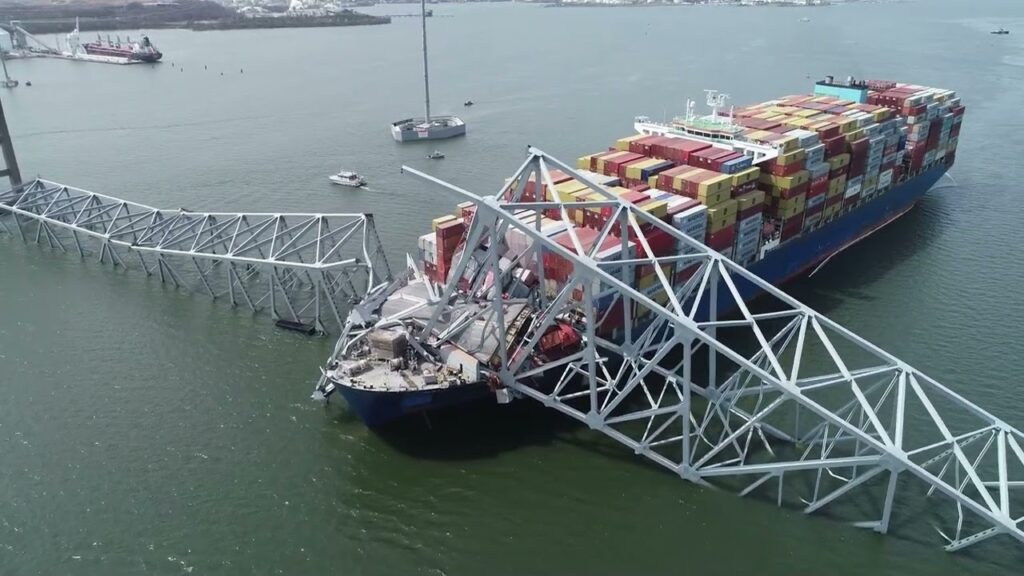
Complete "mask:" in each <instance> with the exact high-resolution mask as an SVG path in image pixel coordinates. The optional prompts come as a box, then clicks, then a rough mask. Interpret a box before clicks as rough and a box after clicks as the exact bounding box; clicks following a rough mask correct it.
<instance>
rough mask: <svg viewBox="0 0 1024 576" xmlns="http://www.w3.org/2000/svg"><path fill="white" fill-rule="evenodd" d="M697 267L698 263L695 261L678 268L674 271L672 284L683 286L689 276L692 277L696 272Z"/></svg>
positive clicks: (698, 267) (698, 266)
mask: <svg viewBox="0 0 1024 576" xmlns="http://www.w3.org/2000/svg"><path fill="white" fill-rule="evenodd" d="M699 269H700V264H699V263H696V262H695V263H693V264H690V265H689V266H687V267H686V268H683V269H682V270H679V271H678V272H676V277H675V281H674V282H673V284H675V285H676V286H683V285H684V284H686V282H687V281H688V280H689V279H690V278H693V275H694V274H696V273H697V270H699Z"/></svg>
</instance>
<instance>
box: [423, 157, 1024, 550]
mask: <svg viewBox="0 0 1024 576" xmlns="http://www.w3.org/2000/svg"><path fill="white" fill-rule="evenodd" d="M549 168H550V169H558V170H561V171H563V172H565V173H566V174H568V175H569V176H571V177H573V178H575V179H576V180H578V181H580V182H582V183H583V184H585V185H586V186H587V187H588V188H589V189H590V190H591V191H592V192H594V193H596V194H597V197H596V199H593V198H595V197H593V196H592V197H591V198H592V199H590V200H588V201H587V202H588V203H589V204H593V205H594V206H602V207H604V208H605V209H606V210H607V211H608V212H607V213H610V214H615V223H617V224H618V225H619V226H618V227H617V230H629V231H631V234H630V236H629V242H627V239H626V238H625V236H624V235H623V238H622V245H623V247H624V248H626V247H629V246H633V247H634V249H633V251H632V252H630V253H628V254H627V253H626V251H625V250H624V251H623V253H622V254H621V255H620V256H621V258H620V260H617V261H613V262H609V261H603V262H598V261H596V260H595V258H594V255H593V254H592V253H591V252H590V251H588V249H586V248H585V247H584V246H583V245H582V244H581V242H580V238H579V237H578V235H577V234H576V233H575V232H571V230H573V227H574V226H575V224H574V222H573V220H572V218H571V213H570V212H571V211H572V210H575V209H579V204H576V203H569V202H566V201H563V199H559V198H557V193H554V196H556V197H555V198H554V199H538V200H536V201H531V202H529V203H528V204H526V203H519V202H517V200H518V198H519V197H521V190H522V181H523V180H524V179H526V178H527V177H528V176H530V175H533V176H534V178H535V181H536V182H546V183H548V189H549V190H554V186H553V185H551V182H552V180H551V178H550V174H549V172H548V170H549ZM405 171H407V172H409V173H412V174H414V175H417V176H420V177H422V178H424V179H426V180H428V181H430V182H433V183H436V184H438V185H440V186H443V187H445V188H447V189H448V190H450V191H453V192H455V193H457V194H459V195H461V196H463V197H464V198H465V199H467V200H469V201H471V202H472V203H473V204H474V205H475V210H476V211H475V216H474V219H473V223H472V225H471V227H470V229H469V230H467V232H466V238H467V241H466V245H465V246H464V247H463V250H462V254H463V257H462V259H461V260H460V261H459V262H458V263H457V265H456V267H455V273H454V274H452V276H451V277H450V279H449V280H448V282H447V284H446V285H445V286H444V287H443V289H441V290H439V292H438V293H439V294H440V299H439V302H437V303H436V305H433V306H434V309H433V310H431V311H430V312H429V314H428V316H429V317H430V321H429V322H428V325H430V324H433V323H434V322H436V320H437V319H438V318H439V317H441V316H442V315H444V314H450V313H451V312H452V310H453V309H454V308H453V307H454V306H457V305H460V304H464V303H465V302H466V301H467V300H470V299H471V300H473V301H475V302H477V303H478V304H479V305H481V306H490V308H491V310H492V312H493V313H494V314H501V310H503V308H504V306H505V301H504V298H503V296H502V291H501V290H491V291H490V292H488V293H486V294H485V293H482V292H478V291H477V290H476V289H475V285H474V289H471V290H468V291H467V290H460V289H459V287H458V285H457V282H458V279H459V278H461V276H462V273H463V271H464V270H465V269H467V260H468V259H469V258H470V256H469V255H471V254H473V253H474V252H475V251H476V250H477V249H480V250H482V251H486V250H485V249H486V248H487V247H488V246H490V247H491V248H492V251H491V252H489V257H488V258H487V259H486V261H483V262H479V264H480V266H479V269H478V270H477V271H476V272H475V274H477V275H480V276H486V277H487V278H489V279H492V278H493V283H494V284H495V285H498V286H503V285H504V282H505V281H506V280H507V279H508V278H509V276H510V274H511V273H512V272H511V270H509V269H507V268H502V267H501V266H499V263H498V258H497V257H496V256H497V255H496V250H498V249H504V247H503V246H502V245H501V237H502V232H501V231H502V230H506V229H507V230H515V231H516V233H517V234H521V235H522V236H525V237H526V238H528V239H529V243H530V246H529V248H527V252H526V253H524V254H517V255H515V257H516V258H517V259H518V260H517V261H521V262H526V263H527V264H524V266H525V267H529V268H531V269H532V271H533V272H534V273H535V275H536V277H538V278H540V279H541V288H539V289H538V291H539V294H537V295H536V296H535V297H534V299H533V300H531V301H532V302H535V303H536V305H537V318H540V319H541V320H538V321H536V322H535V324H534V325H535V326H536V327H539V328H540V330H541V331H543V330H544V329H546V328H547V327H548V326H550V324H551V319H553V318H555V317H560V318H570V317H572V318H579V321H578V323H577V326H578V333H579V334H580V335H581V337H582V344H581V345H580V349H579V350H577V351H576V352H575V353H573V354H572V355H569V356H567V357H565V358H562V359H559V360H556V361H552V362H549V363H546V364H544V363H541V364H539V365H538V364H533V363H528V362H525V361H524V357H523V355H522V354H520V353H519V352H525V353H529V352H530V351H532V350H533V349H534V346H535V345H536V342H537V340H538V338H539V335H538V333H537V332H530V333H528V334H527V335H526V337H525V340H524V342H525V345H524V346H522V347H521V348H519V349H518V350H517V353H516V354H508V355H507V356H506V355H502V356H501V362H500V366H497V367H495V368H494V370H493V374H492V376H493V377H494V378H496V379H497V380H498V381H500V382H501V384H502V385H504V386H505V387H507V388H510V389H512V390H514V391H516V392H517V393H518V394H519V395H520V396H525V397H530V398H534V399H536V400H538V401H540V402H542V403H543V404H545V405H546V406H549V407H551V408H553V409H555V410H559V411H561V412H563V413H564V414H566V415H568V416H570V417H572V418H575V419H577V420H580V421H581V422H584V423H585V424H586V425H588V426H589V427H591V428H593V429H595V430H598V431H600V432H602V433H604V434H607V435H608V436H610V437H612V438H614V439H615V440H617V441H619V442H621V443H623V444H624V445H626V446H628V447H629V448H631V449H633V450H634V451H635V452H636V453H637V454H640V455H642V456H645V457H647V458H649V459H651V460H652V461H654V462H656V463H658V464H660V465H662V466H664V467H666V468H667V469H669V470H671V471H673V472H674V473H676V474H678V475H680V476H681V477H682V478H684V479H687V480H690V481H693V482H697V483H699V484H711V483H714V484H716V485H725V486H730V487H733V488H736V489H737V490H739V491H741V492H742V493H743V494H748V493H753V492H757V491H766V490H770V491H771V492H773V499H774V500H776V501H777V502H778V503H779V504H782V503H784V502H785V503H789V504H792V505H797V504H798V503H799V506H800V507H802V508H804V509H805V510H806V511H808V512H813V511H816V510H820V509H823V508H826V507H828V508H830V509H833V510H836V508H835V503H836V502H837V501H839V500H841V499H842V500H846V499H852V498H858V499H860V500H861V501H864V502H867V503H868V504H870V505H871V506H873V507H874V508H875V510H876V511H877V513H878V520H877V521H870V522H859V523H858V525H860V526H869V527H872V528H874V529H875V530H877V531H879V532H886V531H887V530H888V528H889V525H890V517H891V515H892V514H893V511H894V505H893V504H894V501H895V500H896V499H902V500H906V499H911V498H915V497H921V493H922V492H923V491H922V490H918V491H916V492H915V491H913V490H909V489H905V488H903V487H902V484H900V485H899V486H901V487H900V488H899V489H897V485H898V483H897V478H912V479H914V480H916V482H917V483H918V485H919V486H922V487H923V488H924V491H927V492H928V493H936V494H939V495H941V496H942V497H943V500H942V502H943V504H942V505H941V506H934V509H935V511H936V513H937V514H938V515H940V516H941V517H942V519H943V520H942V522H943V524H942V528H941V529H944V530H946V531H947V532H948V533H950V534H952V536H951V537H949V538H948V540H949V542H950V545H949V546H948V549H959V548H963V547H966V546H969V545H972V544H975V543H978V542H981V541H984V540H986V539H988V538H990V537H992V536H995V535H1001V536H1008V537H1010V538H1011V539H1014V540H1016V541H1018V542H1022V543H1024V531H1022V530H1021V529H1020V526H1019V523H1018V520H1017V519H1020V518H1022V517H1024V494H1021V491H1019V490H1015V489H1016V488H1019V487H1020V486H1022V485H1024V450H1022V449H1021V445H1022V442H1021V440H1022V438H1024V436H1022V434H1021V432H1020V431H1019V430H1017V429H1016V428H1014V427H1012V426H1011V425H1009V424H1008V423H1006V422H1005V421H1003V420H1002V419H1000V418H997V417H996V416H994V415H992V414H991V413H990V412H988V411H986V410H985V409H983V408H981V407H979V406H977V405H975V404H973V403H971V402H970V401H968V400H967V399H966V398H964V397H963V396H961V395H960V394H958V393H957V392H955V391H954V390H953V389H952V388H949V387H947V386H944V385H942V384H940V383H939V382H937V381H935V380H934V379H932V378H929V377H928V376H926V375H924V374H923V373H921V372H920V371H918V370H917V369H915V368H914V367H912V366H911V365H910V364H909V363H907V362H905V361H903V360H900V359H899V358H897V357H895V356H893V355H892V354H889V353H887V352H885V351H884V350H882V349H880V348H879V347H877V346H875V345H873V344H871V343H869V342H868V341H866V340H864V339H863V338H860V337H859V336H857V335H856V334H854V333H852V332H850V331H849V330H847V329H845V328H843V327H842V326H840V325H838V324H836V323H835V322H833V321H831V320H829V319H828V318H826V317H825V316H823V315H821V314H819V313H817V312H816V311H814V310H812V309H811V308H809V307H807V306H806V305H804V304H802V303H800V302H799V301H797V300H796V299H794V298H792V297H790V296H789V295H788V294H786V293H785V292H783V291H781V290H779V289H777V288H775V287H774V286H772V285H771V284H769V283H767V282H765V281H764V280H762V279H760V278H758V277H757V276H755V275H753V274H752V273H750V272H749V271H748V270H746V269H745V268H743V267H742V266H740V265H738V264H736V263H735V262H732V261H731V260H729V259H728V258H726V257H725V256H723V255H722V254H719V253H718V252H715V251H714V250H712V249H710V248H708V247H707V246H705V245H703V244H702V243H701V242H699V241H698V240H696V239H694V238H690V237H688V236H686V235H685V234H683V233H682V232H680V231H679V230H676V229H675V228H674V227H673V226H672V225H671V224H669V223H666V222H664V221H662V220H660V219H658V218H656V217H654V216H652V215H651V214H649V213H647V212H645V211H643V210H641V209H639V208H637V207H636V206H634V205H633V204H631V203H628V202H625V201H623V200H622V199H621V198H619V197H617V196H615V195H613V194H611V193H610V192H609V191H608V190H606V189H604V188H603V187H601V186H599V185H597V184H595V183H594V182H592V181H590V180H589V179H588V178H587V176H586V175H584V174H581V173H579V172H577V171H576V170H574V169H573V168H572V167H571V166H569V165H567V164H565V163H563V162H561V161H559V160H558V159H556V158H553V157H551V156H549V155H547V154H545V153H544V152H542V151H540V150H538V149H536V148H531V149H530V156H529V158H528V159H527V161H526V162H525V163H524V164H523V165H522V166H521V167H520V169H519V171H518V172H516V174H515V175H513V177H512V180H511V181H510V183H509V184H508V185H507V186H506V187H505V188H503V189H502V191H501V192H500V193H499V194H498V195H496V196H483V197H481V196H478V195H476V194H473V193H471V192H469V191H467V190H465V189H462V188H460V187H458V186H455V185H452V184H448V183H446V182H443V181H440V180H438V179H436V178H433V177H431V176H429V175H426V174H423V173H421V172H418V171H416V170H414V169H412V168H408V167H405ZM523 208H528V209H530V210H535V211H544V213H545V214H547V215H548V216H549V217H550V218H553V219H555V220H558V221H561V222H562V223H564V224H566V225H567V226H568V227H569V230H570V233H569V240H568V242H561V243H560V242H556V241H555V240H553V239H552V238H551V237H549V236H546V235H545V234H544V233H542V231H541V230H540V228H539V226H534V225H532V224H529V223H527V222H526V221H524V220H523V219H522V218H519V217H517V215H516V211H520V210H522V209H523ZM611 225H612V222H608V223H607V224H606V225H605V226H604V227H603V228H602V229H600V230H599V234H600V236H601V239H602V240H603V239H604V238H605V237H606V236H607V235H608V234H609V233H610V232H609V231H610V229H611ZM655 233H657V234H668V235H670V236H671V238H672V239H673V241H674V242H675V245H676V252H675V253H673V254H654V253H653V252H654V251H653V250H652V245H651V243H650V241H649V238H650V237H651V235H652V234H655ZM677 255H686V256H687V257H686V258H675V256H677ZM551 258H557V259H559V261H564V262H566V263H568V264H569V265H570V267H571V271H572V274H571V276H570V277H569V278H568V280H566V281H564V282H563V283H562V284H561V285H558V287H557V288H555V289H549V287H547V286H546V283H545V270H544V262H545V261H546V260H549V259H551ZM663 267H664V268H663ZM641 268H644V269H647V270H651V271H652V272H651V274H653V275H654V276H655V279H654V286H655V288H654V289H644V290H640V289H639V288H638V284H637V282H635V281H634V275H633V274H634V273H635V271H636V270H638V269H641ZM684 273H685V274H684ZM480 276H478V278H479V277H480ZM489 281H492V280H489ZM680 286H683V288H682V289H680ZM659 290H660V291H661V292H663V293H659ZM758 293H760V294H764V295H765V296H766V298H765V299H766V300H767V301H768V302H769V304H766V306H768V307H771V308H773V309H772V310H770V311H768V312H755V311H754V310H752V309H751V308H749V307H748V306H747V305H746V303H745V302H744V301H745V300H748V299H749V298H750V297H751V296H752V295H754V294H758ZM619 306H621V309H618V310H617V311H616V314H612V313H611V311H613V310H615V309H616V307H619ZM734 313H738V319H737V318H736V316H735V315H734V316H726V315H727V314H734ZM613 318H617V320H611V319H613ZM623 319H624V321H623ZM616 322H617V323H616ZM701 348H704V349H706V351H707V362H703V357H704V351H703V350H701V357H700V361H701V363H702V366H701V367H700V369H697V367H696V366H695V365H694V363H695V362H696V361H697V360H698V358H697V356H696V351H697V350H699V349H701ZM545 374H547V375H548V376H549V378H547V379H546V380H545V378H543V376H544V375H545ZM555 381H557V384H555V385H553V386H552V383H553V382H555ZM979 431H988V436H987V438H988V443H987V444H985V443H982V442H976V440H977V439H978V438H980V437H981V432H979ZM983 444H984V445H983ZM989 446H994V448H993V449H991V450H990V449H989ZM885 473H888V474H885ZM752 477H756V478H754V479H753V480H752ZM787 477H792V478H793V479H794V480H797V481H792V480H791V481H788V482H787V481H785V478H787ZM771 479H775V480H776V481H777V484H776V483H775V482H771V483H769V482H768V481H769V480H771ZM737 482H738V485H737V484H736V483H737ZM899 509H900V508H896V510H899ZM964 511H967V512H968V515H967V516H966V517H965V516H964ZM944 533H945V532H944ZM970 534H973V536H970Z"/></svg>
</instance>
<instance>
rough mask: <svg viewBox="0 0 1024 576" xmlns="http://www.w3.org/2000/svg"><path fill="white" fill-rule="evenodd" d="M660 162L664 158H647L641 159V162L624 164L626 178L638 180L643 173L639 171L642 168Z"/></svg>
mask: <svg viewBox="0 0 1024 576" xmlns="http://www.w3.org/2000/svg"><path fill="white" fill-rule="evenodd" d="M662 162H664V160H656V159H654V158H651V159H649V160H643V161H641V162H634V163H632V164H630V165H629V166H626V178H629V179H631V180H639V179H640V177H641V176H642V175H643V173H642V172H641V171H642V170H643V169H645V168H650V167H651V166H656V165H658V164H661V163H662ZM652 188H653V186H652Z"/></svg>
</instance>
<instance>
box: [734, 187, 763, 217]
mask: <svg viewBox="0 0 1024 576" xmlns="http://www.w3.org/2000/svg"><path fill="white" fill-rule="evenodd" d="M763 202H764V190H754V191H753V192H747V193H746V194H741V195H739V196H737V197H736V211H737V212H742V211H744V210H747V209H749V208H753V207H754V206H757V205H758V204H761V203H763Z"/></svg>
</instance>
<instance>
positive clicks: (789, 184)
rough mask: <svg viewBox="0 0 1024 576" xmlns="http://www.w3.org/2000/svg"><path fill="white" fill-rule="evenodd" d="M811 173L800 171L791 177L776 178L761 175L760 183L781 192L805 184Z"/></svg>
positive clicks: (772, 175)
mask: <svg viewBox="0 0 1024 576" xmlns="http://www.w3.org/2000/svg"><path fill="white" fill-rule="evenodd" d="M810 177H811V173H810V172H808V171H807V170H800V171H799V172H794V173H793V175H792V176H776V175H774V174H762V175H761V182H763V183H765V184H771V185H772V186H774V187H776V188H780V189H782V190H789V189H790V188H796V187H797V186H799V185H801V184H803V183H805V182H807V181H808V179H810Z"/></svg>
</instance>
